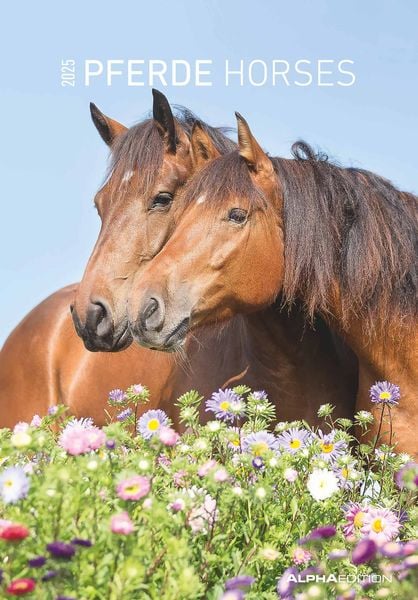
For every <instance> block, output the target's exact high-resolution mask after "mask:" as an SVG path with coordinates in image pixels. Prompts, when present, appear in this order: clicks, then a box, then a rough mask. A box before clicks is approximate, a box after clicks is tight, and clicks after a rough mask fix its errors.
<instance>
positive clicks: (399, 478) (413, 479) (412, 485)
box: [395, 462, 418, 491]
mask: <svg viewBox="0 0 418 600" xmlns="http://www.w3.org/2000/svg"><path fill="white" fill-rule="evenodd" d="M395 481H396V485H397V486H398V487H399V489H401V490H402V489H403V488H407V489H409V490H412V491H415V490H416V489H417V488H418V463H415V462H408V463H407V464H406V465H404V466H403V467H402V468H401V469H400V470H399V471H398V472H397V473H396V475H395Z"/></svg>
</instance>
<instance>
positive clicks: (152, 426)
mask: <svg viewBox="0 0 418 600" xmlns="http://www.w3.org/2000/svg"><path fill="white" fill-rule="evenodd" d="M159 426H160V422H159V420H158V419H150V420H149V421H148V425H147V427H148V429H149V430H150V431H157V429H158V428H159Z"/></svg>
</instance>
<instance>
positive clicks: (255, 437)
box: [242, 431, 279, 456]
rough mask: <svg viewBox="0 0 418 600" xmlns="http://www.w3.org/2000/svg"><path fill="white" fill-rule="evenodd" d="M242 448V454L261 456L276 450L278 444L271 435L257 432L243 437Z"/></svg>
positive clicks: (266, 432)
mask: <svg viewBox="0 0 418 600" xmlns="http://www.w3.org/2000/svg"><path fill="white" fill-rule="evenodd" d="M242 447H243V450H244V452H248V453H249V454H252V455H253V456H262V455H263V454H265V453H266V452H268V451H269V450H278V448H279V442H278V440H277V438H276V437H275V436H274V435H273V434H272V433H270V432H268V431H257V432H255V433H250V434H249V435H247V436H245V437H244V439H243V440H242Z"/></svg>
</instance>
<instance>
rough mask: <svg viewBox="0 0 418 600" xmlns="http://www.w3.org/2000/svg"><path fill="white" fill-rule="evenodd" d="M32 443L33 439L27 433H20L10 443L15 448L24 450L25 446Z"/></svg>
mask: <svg viewBox="0 0 418 600" xmlns="http://www.w3.org/2000/svg"><path fill="white" fill-rule="evenodd" d="M31 441H32V438H31V436H30V435H29V433H27V432H26V431H18V432H17V433H14V434H13V435H12V437H11V438H10V442H11V443H12V446H14V447H15V448H24V447H25V446H29V444H30V443H31Z"/></svg>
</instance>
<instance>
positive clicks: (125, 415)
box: [116, 408, 132, 421]
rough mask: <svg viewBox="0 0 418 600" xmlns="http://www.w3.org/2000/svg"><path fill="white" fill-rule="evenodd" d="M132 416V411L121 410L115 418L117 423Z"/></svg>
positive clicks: (127, 409)
mask: <svg viewBox="0 0 418 600" xmlns="http://www.w3.org/2000/svg"><path fill="white" fill-rule="evenodd" d="M131 414H132V409H131V408H126V409H125V410H123V411H122V412H120V413H119V414H118V415H117V416H116V418H117V420H118V421H126V419H128V418H129V417H130V416H131Z"/></svg>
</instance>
